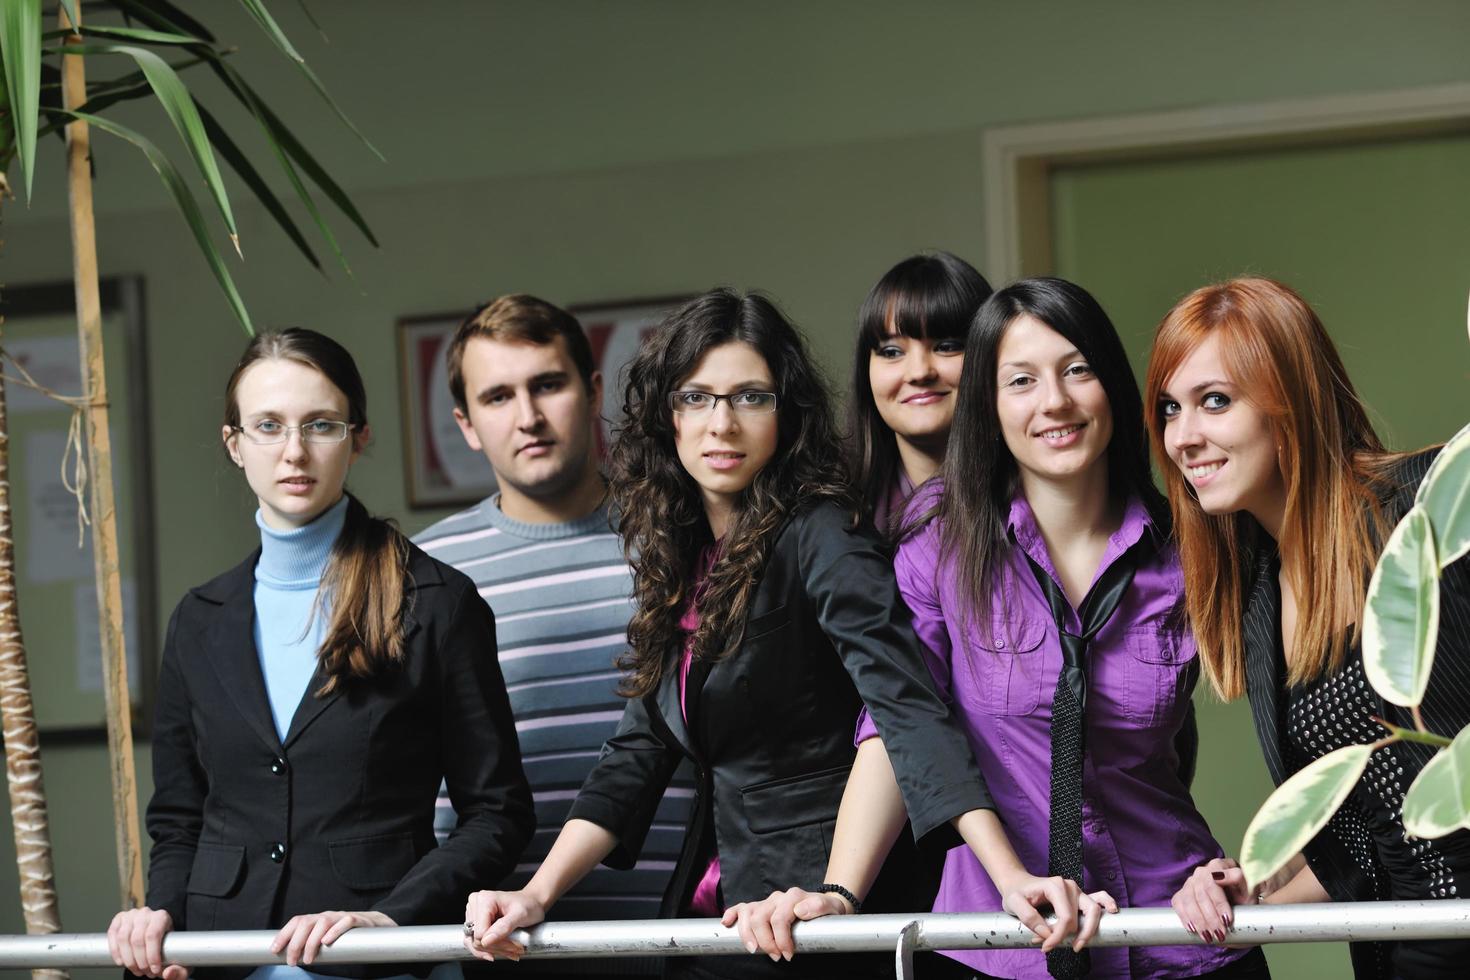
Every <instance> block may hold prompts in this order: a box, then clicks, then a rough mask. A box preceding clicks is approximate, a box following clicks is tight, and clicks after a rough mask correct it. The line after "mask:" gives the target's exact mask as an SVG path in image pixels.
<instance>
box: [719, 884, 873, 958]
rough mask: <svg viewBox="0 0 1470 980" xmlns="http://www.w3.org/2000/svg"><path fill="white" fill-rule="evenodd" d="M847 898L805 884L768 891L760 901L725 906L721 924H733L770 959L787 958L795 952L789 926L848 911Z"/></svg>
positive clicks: (750, 946) (750, 948)
mask: <svg viewBox="0 0 1470 980" xmlns="http://www.w3.org/2000/svg"><path fill="white" fill-rule="evenodd" d="M851 914H852V906H851V905H850V904H848V901H847V899H845V898H843V897H842V896H841V895H838V894H836V893H834V892H809V891H807V890H806V889H804V888H788V889H786V890H785V891H784V892H771V894H770V897H769V898H766V899H764V900H763V901H759V902H740V903H739V904H737V905H732V906H730V907H729V908H727V909H726V910H725V914H724V915H723V916H721V917H720V924H721V925H723V926H725V927H726V928H727V929H728V928H729V927H730V926H735V927H736V929H738V930H739V932H740V941H741V942H742V943H744V944H745V948H746V949H747V950H748V951H750V952H752V953H756V952H761V953H765V954H766V955H767V956H769V957H770V958H771V959H773V960H779V959H783V958H784V959H787V960H790V959H791V958H792V957H793V956H795V955H796V941H795V940H794V939H792V938H791V927H792V926H793V925H794V924H795V923H796V921H797V920H798V919H799V920H801V921H802V922H805V921H807V920H808V919H820V918H821V917H822V916H824V915H851Z"/></svg>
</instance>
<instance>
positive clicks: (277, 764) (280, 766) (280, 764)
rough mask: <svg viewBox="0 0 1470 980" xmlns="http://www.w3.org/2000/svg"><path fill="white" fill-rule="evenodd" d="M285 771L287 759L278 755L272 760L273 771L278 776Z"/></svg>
mask: <svg viewBox="0 0 1470 980" xmlns="http://www.w3.org/2000/svg"><path fill="white" fill-rule="evenodd" d="M285 771H286V760H285V759H282V758H281V757H280V756H276V757H275V758H274V759H272V760H271V772H273V773H275V774H276V775H277V776H279V775H280V774H281V773H283V772H285Z"/></svg>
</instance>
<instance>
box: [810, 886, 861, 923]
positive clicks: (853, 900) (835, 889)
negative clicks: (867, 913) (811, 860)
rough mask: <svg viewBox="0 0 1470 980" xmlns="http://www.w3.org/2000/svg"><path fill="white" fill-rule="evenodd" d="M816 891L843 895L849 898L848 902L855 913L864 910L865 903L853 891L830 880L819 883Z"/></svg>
mask: <svg viewBox="0 0 1470 980" xmlns="http://www.w3.org/2000/svg"><path fill="white" fill-rule="evenodd" d="M816 891H817V894H819V895H821V894H826V893H831V894H834V895H841V896H842V897H843V898H845V899H847V901H848V903H849V904H850V905H851V906H852V912H853V914H854V915H856V914H857V913H859V912H861V911H862V910H863V903H862V902H860V901H858V897H857V896H856V895H854V894H853V893H852V892H850V891H848V890H847V889H846V888H843V887H842V886H841V885H834V884H832V883H831V882H830V881H828V882H824V883H823V884H821V885H818V886H817V889H816Z"/></svg>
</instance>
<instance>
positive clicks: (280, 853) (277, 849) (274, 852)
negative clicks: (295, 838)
mask: <svg viewBox="0 0 1470 980" xmlns="http://www.w3.org/2000/svg"><path fill="white" fill-rule="evenodd" d="M271 860H272V861H274V862H276V863H277V864H280V863H281V862H282V861H284V860H286V845H285V844H282V843H281V842H280V841H276V842H275V843H274V844H272V845H271Z"/></svg>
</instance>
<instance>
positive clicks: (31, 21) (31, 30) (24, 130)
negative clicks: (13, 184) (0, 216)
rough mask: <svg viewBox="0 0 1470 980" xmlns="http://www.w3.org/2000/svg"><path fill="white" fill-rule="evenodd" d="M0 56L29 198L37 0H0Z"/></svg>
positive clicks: (37, 90) (37, 106) (37, 80)
mask: <svg viewBox="0 0 1470 980" xmlns="http://www.w3.org/2000/svg"><path fill="white" fill-rule="evenodd" d="M0 57H3V58H4V59H5V87H6V90H7V94H8V96H9V99H10V118H11V120H12V122H11V125H12V126H13V127H14V128H15V148H16V153H17V154H18V155H19V156H20V164H21V167H22V168H23V169H24V170H25V188H26V200H27V201H29V200H30V198H31V178H32V176H33V175H34V173H35V170H36V127H37V124H38V118H37V117H38V116H39V115H40V111H41V0H0Z"/></svg>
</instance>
